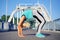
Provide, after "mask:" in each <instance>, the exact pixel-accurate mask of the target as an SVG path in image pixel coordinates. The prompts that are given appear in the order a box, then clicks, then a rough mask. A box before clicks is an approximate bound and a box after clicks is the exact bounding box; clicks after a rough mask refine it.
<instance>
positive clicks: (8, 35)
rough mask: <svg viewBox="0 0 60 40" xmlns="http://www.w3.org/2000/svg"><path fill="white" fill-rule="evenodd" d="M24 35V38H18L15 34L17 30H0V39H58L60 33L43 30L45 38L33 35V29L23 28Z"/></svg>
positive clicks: (59, 38)
mask: <svg viewBox="0 0 60 40" xmlns="http://www.w3.org/2000/svg"><path fill="white" fill-rule="evenodd" d="M23 33H24V35H25V37H24V38H19V37H18V36H17V31H10V32H0V40H60V33H56V32H45V31H42V33H43V34H44V35H46V37H45V38H37V37H36V36H35V33H36V31H34V30H25V31H24V30H23Z"/></svg>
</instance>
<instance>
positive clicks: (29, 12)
mask: <svg viewBox="0 0 60 40" xmlns="http://www.w3.org/2000/svg"><path fill="white" fill-rule="evenodd" d="M33 15H34V16H33ZM33 17H34V18H36V19H37V20H38V21H39V22H40V24H39V29H38V32H37V33H36V36H37V37H41V38H42V37H45V36H44V35H43V34H41V33H40V30H41V27H42V26H43V25H44V23H45V19H44V17H43V16H42V15H41V14H40V13H39V12H38V11H36V12H35V11H33V10H31V9H27V10H25V11H24V12H23V15H22V17H21V19H20V22H19V24H18V36H19V37H24V35H23V33H22V28H23V27H27V25H24V21H25V20H27V19H32V18H33ZM28 24H29V23H28Z"/></svg>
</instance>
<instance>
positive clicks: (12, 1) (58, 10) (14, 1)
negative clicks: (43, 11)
mask: <svg viewBox="0 0 60 40" xmlns="http://www.w3.org/2000/svg"><path fill="white" fill-rule="evenodd" d="M37 2H38V0H8V2H7V3H8V4H7V5H8V7H7V8H8V9H7V10H8V15H11V13H12V11H13V10H14V9H15V8H16V5H18V4H28V5H29V4H32V5H34V4H35V3H37ZM39 2H40V4H43V5H44V6H45V7H46V8H47V10H48V12H49V14H50V0H39ZM51 4H52V10H51V11H52V15H51V17H52V19H53V20H54V19H57V18H60V0H51ZM4 14H6V0H0V17H1V16H2V15H4Z"/></svg>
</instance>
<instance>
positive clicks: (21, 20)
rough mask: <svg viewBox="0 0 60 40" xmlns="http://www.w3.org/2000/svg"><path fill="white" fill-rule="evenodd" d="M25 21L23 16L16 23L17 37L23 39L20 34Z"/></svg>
mask: <svg viewBox="0 0 60 40" xmlns="http://www.w3.org/2000/svg"><path fill="white" fill-rule="evenodd" d="M24 20H25V16H22V17H21V19H20V22H19V23H18V36H19V37H24V35H23V33H22V27H23V21H24Z"/></svg>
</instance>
